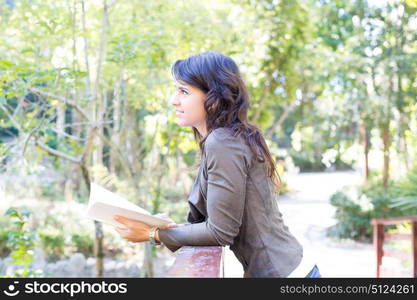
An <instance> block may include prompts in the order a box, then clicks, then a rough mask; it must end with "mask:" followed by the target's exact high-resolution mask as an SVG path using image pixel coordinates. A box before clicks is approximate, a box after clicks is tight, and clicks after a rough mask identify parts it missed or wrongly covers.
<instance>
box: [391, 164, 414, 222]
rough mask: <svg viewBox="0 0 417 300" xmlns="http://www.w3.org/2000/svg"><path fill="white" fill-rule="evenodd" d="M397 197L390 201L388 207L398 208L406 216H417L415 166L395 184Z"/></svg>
mask: <svg viewBox="0 0 417 300" xmlns="http://www.w3.org/2000/svg"><path fill="white" fill-rule="evenodd" d="M394 189H395V191H396V193H397V194H398V197H397V198H395V199H392V200H391V202H392V204H391V205H390V207H392V208H398V209H400V210H401V211H403V212H404V214H406V215H417V164H416V165H415V166H414V167H413V168H412V169H411V170H410V171H409V172H408V173H407V175H406V176H405V177H404V178H403V179H401V180H400V181H398V182H397V184H395V186H394Z"/></svg>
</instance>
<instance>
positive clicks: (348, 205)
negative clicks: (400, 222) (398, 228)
mask: <svg viewBox="0 0 417 300" xmlns="http://www.w3.org/2000/svg"><path fill="white" fill-rule="evenodd" d="M397 193H398V190H396V189H395V188H394V183H393V182H390V184H389V186H388V188H387V189H384V187H383V186H382V183H381V181H380V180H375V181H371V182H370V183H369V184H367V185H365V186H363V187H361V188H359V189H358V190H357V191H353V193H346V192H343V191H338V192H336V193H335V194H333V195H332V196H331V198H330V203H331V204H332V205H333V206H334V207H335V208H336V214H335V217H336V219H337V223H336V224H335V225H334V226H332V227H331V228H330V230H329V234H330V235H331V236H335V237H337V238H350V239H355V240H361V241H367V242H370V241H371V239H372V225H371V223H370V222H371V219H372V218H390V217H399V216H406V215H407V214H405V213H404V212H403V211H402V210H400V209H398V208H394V207H392V206H391V202H392V199H394V198H395V197H397V195H398V194H397ZM352 194H353V195H352Z"/></svg>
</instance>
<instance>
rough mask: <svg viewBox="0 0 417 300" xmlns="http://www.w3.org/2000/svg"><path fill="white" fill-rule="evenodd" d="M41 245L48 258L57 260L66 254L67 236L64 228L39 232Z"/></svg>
mask: <svg viewBox="0 0 417 300" xmlns="http://www.w3.org/2000/svg"><path fill="white" fill-rule="evenodd" d="M39 240H40V243H41V247H42V248H43V250H44V251H45V254H46V255H47V257H48V259H51V260H57V259H59V258H60V257H62V256H64V254H65V236H64V233H63V231H62V230H51V229H49V230H48V229H47V230H43V231H41V232H39Z"/></svg>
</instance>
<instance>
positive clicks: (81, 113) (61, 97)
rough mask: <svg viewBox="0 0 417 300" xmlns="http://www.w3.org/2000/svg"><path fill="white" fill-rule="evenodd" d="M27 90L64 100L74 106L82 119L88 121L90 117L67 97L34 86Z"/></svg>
mask: <svg viewBox="0 0 417 300" xmlns="http://www.w3.org/2000/svg"><path fill="white" fill-rule="evenodd" d="M29 91H31V92H32V93H35V94H38V95H40V96H43V97H48V98H53V99H56V100H59V101H61V102H64V103H66V104H68V105H71V106H72V107H74V109H75V110H76V111H78V112H79V113H80V115H81V116H82V117H83V118H84V119H86V120H87V121H90V118H89V117H88V114H87V113H86V112H85V111H84V110H83V109H82V108H81V107H80V106H79V105H77V104H76V103H75V102H73V101H71V100H69V99H67V98H65V97H63V96H61V95H56V94H53V93H50V92H46V91H42V90H40V89H37V88H34V87H30V88H29ZM90 122H91V121H90Z"/></svg>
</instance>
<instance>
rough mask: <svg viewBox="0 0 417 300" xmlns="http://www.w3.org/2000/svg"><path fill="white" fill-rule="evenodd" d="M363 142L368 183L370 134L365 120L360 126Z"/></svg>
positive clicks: (364, 166) (364, 173) (365, 175)
mask: <svg viewBox="0 0 417 300" xmlns="http://www.w3.org/2000/svg"><path fill="white" fill-rule="evenodd" d="M360 132H361V137H362V144H363V154H364V165H363V178H364V182H365V183H366V182H367V181H368V179H369V149H370V135H369V129H368V126H367V125H366V122H365V121H363V122H362V124H361V127H360Z"/></svg>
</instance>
